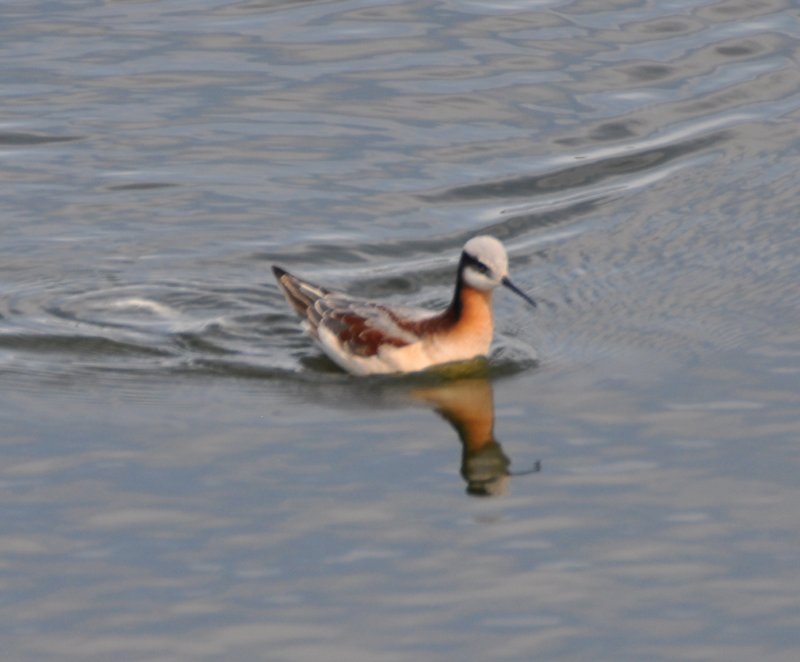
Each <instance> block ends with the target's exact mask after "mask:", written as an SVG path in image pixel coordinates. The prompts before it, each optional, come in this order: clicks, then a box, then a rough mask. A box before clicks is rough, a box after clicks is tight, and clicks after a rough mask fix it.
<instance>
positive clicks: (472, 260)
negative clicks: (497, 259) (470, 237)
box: [464, 253, 491, 274]
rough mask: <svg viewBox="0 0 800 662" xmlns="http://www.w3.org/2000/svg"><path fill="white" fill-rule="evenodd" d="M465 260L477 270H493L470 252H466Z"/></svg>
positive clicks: (486, 272)
mask: <svg viewBox="0 0 800 662" xmlns="http://www.w3.org/2000/svg"><path fill="white" fill-rule="evenodd" d="M464 260H465V262H466V263H467V264H468V265H469V266H471V267H472V268H473V269H475V271H477V272H479V273H482V274H488V273H489V272H491V269H489V267H487V266H486V265H485V264H484V263H483V262H481V261H480V260H479V259H478V258H476V257H474V256H472V255H470V254H469V253H464Z"/></svg>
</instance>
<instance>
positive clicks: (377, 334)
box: [272, 236, 536, 375]
mask: <svg viewBox="0 0 800 662" xmlns="http://www.w3.org/2000/svg"><path fill="white" fill-rule="evenodd" d="M272 271H273V272H274V274H275V277H276V278H277V279H278V284H279V285H280V287H281V289H282V290H283V294H284V296H285V297H286V300H287V301H288V302H289V305H290V306H291V307H292V308H294V310H295V312H296V313H297V314H298V315H299V316H300V318H301V320H302V323H303V326H304V328H305V330H306V332H307V333H308V334H309V335H310V336H311V337H312V338H313V339H314V340H316V341H317V343H318V344H319V346H320V347H321V348H322V350H323V351H324V352H325V354H327V355H328V356H329V357H330V358H331V359H332V360H333V361H334V362H335V363H337V364H338V365H339V366H341V367H342V368H344V369H345V370H347V371H349V372H351V373H353V374H356V375H370V374H379V373H393V372H416V371H418V370H424V369H425V368H429V367H431V366H434V365H439V364H442V363H450V362H453V361H466V360H469V359H473V358H476V357H478V356H485V355H486V354H487V353H488V351H489V346H490V345H491V343H492V332H493V329H494V322H493V317H492V291H493V290H494V289H495V288H496V287H497V286H499V285H504V286H505V287H507V288H508V289H510V290H511V291H512V292H515V293H516V294H518V295H519V296H521V297H522V298H523V299H525V300H526V301H527V302H528V303H530V304H531V305H533V306H535V305H536V302H535V301H534V300H533V299H531V298H530V297H529V296H528V295H527V294H525V293H524V292H523V291H522V290H520V289H519V288H517V286H516V285H514V284H513V283H512V282H511V281H510V280H509V278H508V256H507V255H506V251H505V248H503V244H501V243H500V242H499V241H498V240H497V239H495V238H494V237H488V236H480V237H474V238H473V239H470V240H469V241H468V242H467V243H466V244H465V245H464V250H463V251H462V253H461V261H460V262H459V264H458V276H457V278H456V288H455V292H454V294H453V300H452V302H451V303H450V305H449V306H448V307H447V308H446V309H445V310H443V311H441V312H434V311H429V310H423V309H419V308H406V307H400V306H394V305H388V304H382V303H378V302H376V301H369V300H367V299H360V298H357V297H352V296H350V295H347V294H343V293H341V292H333V291H331V290H328V289H326V288H324V287H320V286H318V285H314V284H313V283H309V282H308V281H305V280H301V279H300V278H296V277H295V276H292V275H291V274H290V273H288V272H286V271H284V270H283V269H281V268H280V267H276V266H273V267H272Z"/></svg>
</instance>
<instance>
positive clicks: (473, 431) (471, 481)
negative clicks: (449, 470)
mask: <svg viewBox="0 0 800 662" xmlns="http://www.w3.org/2000/svg"><path fill="white" fill-rule="evenodd" d="M414 396H415V397H416V398H418V399H420V400H423V401H424V402H426V403H428V404H431V405H433V407H434V409H435V410H436V412H437V413H439V414H440V415H441V416H442V417H443V418H444V419H445V420H447V421H448V422H449V423H450V424H451V425H452V426H453V427H454V428H455V430H456V432H457V433H458V438H459V439H460V440H461V447H462V450H461V476H462V477H463V478H464V480H465V481H466V483H467V493H468V494H472V495H474V496H496V495H499V494H504V493H505V492H506V491H507V489H508V483H509V480H510V476H511V475H512V473H511V472H510V471H509V466H510V465H511V460H509V458H508V456H507V455H506V454H505V453H504V452H503V447H502V446H501V445H500V443H499V442H498V441H497V439H495V438H494V396H493V391H492V385H491V383H490V382H489V380H488V379H485V378H472V379H460V380H456V381H453V382H448V383H447V384H443V385H441V386H435V387H430V388H421V389H415V390H414ZM539 469H540V464H539V462H537V463H536V464H535V465H534V467H533V468H532V469H531V470H529V471H526V472H522V473H521V474H515V475H522V474H527V473H535V472H537V471H539Z"/></svg>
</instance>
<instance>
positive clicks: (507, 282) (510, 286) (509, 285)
mask: <svg viewBox="0 0 800 662" xmlns="http://www.w3.org/2000/svg"><path fill="white" fill-rule="evenodd" d="M500 282H501V283H503V285H505V286H506V287H507V288H508V289H509V290H511V291H512V292H513V293H514V294H519V296H521V297H522V298H523V299H525V301H527V302H528V303H529V304H531V305H532V306H533V307H534V308H536V302H535V301H534V300H533V299H531V298H530V297H529V296H528V295H527V294H525V292H523V291H522V290H521V289H519V288H518V287H517V286H516V285H514V283H512V282H511V280H509V278H508V276H504V277H503V280H501V281H500Z"/></svg>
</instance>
